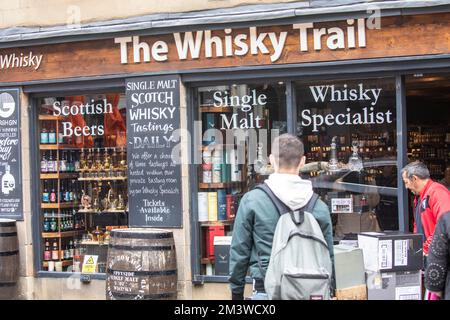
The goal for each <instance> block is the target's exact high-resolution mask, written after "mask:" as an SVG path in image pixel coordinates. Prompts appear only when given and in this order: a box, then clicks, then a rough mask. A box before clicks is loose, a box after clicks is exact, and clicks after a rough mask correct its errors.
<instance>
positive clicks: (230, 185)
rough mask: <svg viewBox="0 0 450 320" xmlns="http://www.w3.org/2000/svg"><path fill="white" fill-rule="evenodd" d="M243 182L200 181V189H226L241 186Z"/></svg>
mask: <svg viewBox="0 0 450 320" xmlns="http://www.w3.org/2000/svg"><path fill="white" fill-rule="evenodd" d="M241 183H242V182H241V181H239V182H225V183H199V184H198V187H199V189H226V188H233V187H236V186H239V185H240V184H241Z"/></svg>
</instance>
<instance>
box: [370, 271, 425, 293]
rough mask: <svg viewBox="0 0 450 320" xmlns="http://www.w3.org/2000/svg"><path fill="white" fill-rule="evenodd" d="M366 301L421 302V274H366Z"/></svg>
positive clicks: (403, 272)
mask: <svg viewBox="0 0 450 320" xmlns="http://www.w3.org/2000/svg"><path fill="white" fill-rule="evenodd" d="M367 296H368V300H421V299H422V272H421V271H420V270H416V271H397V272H374V271H368V272H367Z"/></svg>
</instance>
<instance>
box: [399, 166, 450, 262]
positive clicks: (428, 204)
mask: <svg viewBox="0 0 450 320" xmlns="http://www.w3.org/2000/svg"><path fill="white" fill-rule="evenodd" d="M402 178H403V182H404V183H405V187H406V188H407V189H409V190H411V192H412V193H413V194H414V196H415V197H414V233H421V234H423V235H424V243H423V252H424V255H425V256H427V255H428V247H429V246H430V243H431V241H432V240H433V234H434V229H435V228H436V224H437V222H438V220H439V218H440V217H441V216H442V215H443V214H444V213H445V212H448V211H450V191H448V189H447V188H446V187H445V186H443V185H442V184H440V183H438V182H435V181H433V180H431V178H430V172H429V171H428V168H427V166H426V165H425V164H423V163H422V162H420V161H415V162H412V163H410V164H408V165H406V166H405V167H404V168H403V169H402Z"/></svg>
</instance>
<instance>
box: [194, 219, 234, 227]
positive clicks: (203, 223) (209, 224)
mask: <svg viewBox="0 0 450 320" xmlns="http://www.w3.org/2000/svg"><path fill="white" fill-rule="evenodd" d="M199 223H200V225H201V226H202V227H214V226H231V225H233V223H234V220H217V221H200V222H199Z"/></svg>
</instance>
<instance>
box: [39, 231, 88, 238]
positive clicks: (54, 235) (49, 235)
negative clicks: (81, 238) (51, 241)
mask: <svg viewBox="0 0 450 320" xmlns="http://www.w3.org/2000/svg"><path fill="white" fill-rule="evenodd" d="M84 231H85V230H72V231H62V232H42V238H67V237H74V236H76V235H78V234H80V233H81V232H84Z"/></svg>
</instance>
